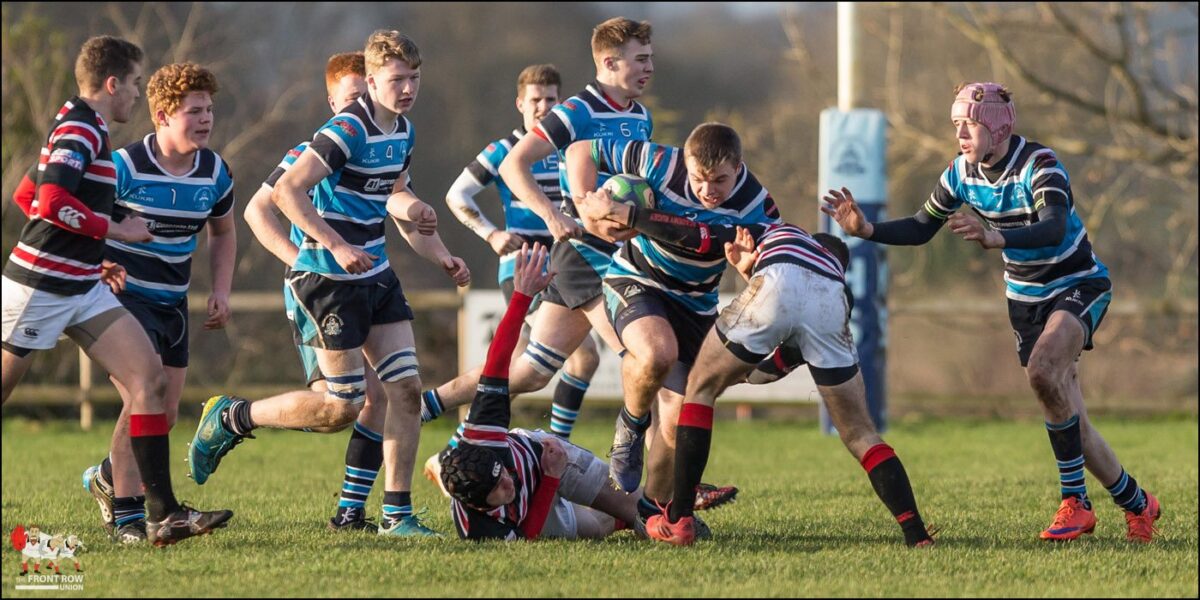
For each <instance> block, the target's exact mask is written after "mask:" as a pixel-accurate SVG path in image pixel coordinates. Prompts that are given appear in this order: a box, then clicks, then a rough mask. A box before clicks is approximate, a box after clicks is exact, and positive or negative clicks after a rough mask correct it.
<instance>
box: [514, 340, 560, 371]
mask: <svg viewBox="0 0 1200 600" xmlns="http://www.w3.org/2000/svg"><path fill="white" fill-rule="evenodd" d="M521 358H523V359H525V360H526V361H528V362H529V365H530V366H532V367H533V369H534V370H535V371H537V372H538V373H541V374H542V375H545V376H546V377H554V374H555V373H557V372H558V370H559V369H561V368H562V366H563V363H564V362H566V360H567V355H566V353H564V352H560V351H558V350H555V349H554V348H551V347H549V346H546V345H543V344H539V343H537V342H535V341H533V340H529V345H528V346H526V347H525V353H524V354H522V355H521Z"/></svg>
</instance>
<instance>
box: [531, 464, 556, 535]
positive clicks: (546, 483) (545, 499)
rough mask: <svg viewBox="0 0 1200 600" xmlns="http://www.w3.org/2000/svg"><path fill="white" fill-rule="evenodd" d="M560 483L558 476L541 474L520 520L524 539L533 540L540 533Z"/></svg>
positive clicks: (552, 506)
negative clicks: (526, 510) (527, 507)
mask: <svg viewBox="0 0 1200 600" xmlns="http://www.w3.org/2000/svg"><path fill="white" fill-rule="evenodd" d="M560 483H561V481H560V480H559V478H557V477H550V476H549V475H542V482H541V483H540V484H539V485H538V488H537V491H535V492H534V493H533V498H532V499H531V500H530V501H529V510H528V512H526V513H525V520H524V521H522V522H521V533H522V535H524V536H525V539H528V540H534V539H537V537H538V536H539V535H541V534H542V528H543V527H545V526H546V518H547V517H549V516H550V511H551V510H552V509H553V508H554V495H555V494H557V493H558V486H559V484H560Z"/></svg>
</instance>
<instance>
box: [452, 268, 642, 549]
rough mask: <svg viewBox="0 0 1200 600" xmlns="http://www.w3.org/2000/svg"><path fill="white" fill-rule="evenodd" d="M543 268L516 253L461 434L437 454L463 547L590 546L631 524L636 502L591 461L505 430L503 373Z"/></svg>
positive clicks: (554, 443)
mask: <svg viewBox="0 0 1200 600" xmlns="http://www.w3.org/2000/svg"><path fill="white" fill-rule="evenodd" d="M546 262H547V253H546V248H545V247H544V246H542V245H541V244H534V246H533V248H532V249H531V248H529V247H528V246H523V247H522V248H521V249H520V250H518V251H517V252H516V257H515V265H514V276H513V296H512V300H511V301H510V302H509V305H508V310H507V311H506V312H505V314H504V317H503V318H502V319H501V321H500V326H499V328H498V329H497V330H496V336H495V337H494V338H493V339H492V343H491V346H490V347H489V348H488V358H487V362H486V363H485V364H484V367H483V375H482V376H481V377H480V379H479V390H478V391H477V392H476V394H475V399H474V401H473V402H472V404H471V412H470V414H469V415H468V416H467V421H466V429H465V430H464V432H463V436H462V439H461V440H460V442H459V443H458V444H457V445H456V446H453V447H448V448H447V449H446V450H445V451H444V452H443V453H442V454H441V462H442V470H441V478H442V482H443V484H444V485H445V487H446V489H447V490H448V491H449V493H450V496H451V501H450V507H451V508H450V512H451V518H452V519H453V520H454V525H455V528H456V529H457V530H458V535H459V537H461V538H463V539H472V540H480V539H501V540H516V539H535V538H537V537H539V536H541V537H553V538H565V539H576V538H598V537H604V536H606V535H608V534H609V533H612V532H613V531H614V530H616V529H617V528H619V527H621V526H623V524H626V523H628V524H631V525H632V524H635V523H636V522H637V508H636V505H637V496H636V495H633V494H624V493H622V492H619V491H617V490H614V489H612V488H611V487H610V486H609V485H607V483H608V477H607V468H606V467H605V465H604V463H603V462H602V461H600V460H599V459H597V458H596V457H595V456H593V455H592V453H590V452H588V451H587V450H584V449H583V448H580V447H578V446H576V445H574V444H571V443H570V442H568V441H566V440H562V439H561V438H559V437H558V436H556V435H554V434H551V433H546V432H543V431H540V430H538V431H526V430H523V429H513V430H509V428H508V426H509V419H510V403H511V399H512V396H511V395H510V394H509V392H508V386H507V380H508V377H507V376H508V369H509V363H510V362H511V360H512V353H513V350H514V349H515V348H516V345H517V341H518V338H519V337H520V332H521V323H522V322H523V321H524V318H525V314H526V311H527V310H528V308H529V306H530V304H532V303H533V298H534V296H536V295H537V294H538V293H539V292H541V291H542V289H544V288H545V287H546V285H547V284H548V283H549V282H550V280H551V279H552V278H553V277H554V273H553V272H547V271H546V268H545V267H546ZM634 526H635V527H636V525H634Z"/></svg>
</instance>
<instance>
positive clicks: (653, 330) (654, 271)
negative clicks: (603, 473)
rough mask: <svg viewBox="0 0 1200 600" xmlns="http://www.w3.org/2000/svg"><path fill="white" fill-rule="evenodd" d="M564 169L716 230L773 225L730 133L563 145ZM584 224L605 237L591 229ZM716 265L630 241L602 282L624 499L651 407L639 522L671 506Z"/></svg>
mask: <svg viewBox="0 0 1200 600" xmlns="http://www.w3.org/2000/svg"><path fill="white" fill-rule="evenodd" d="M567 161H568V164H567V169H568V175H569V176H570V178H571V186H572V188H573V189H579V190H589V191H590V190H593V189H595V185H594V183H593V182H594V181H595V180H596V173H597V171H598V170H599V171H609V172H613V173H627V174H631V175H636V176H638V177H642V178H644V179H645V180H646V182H647V183H648V184H649V186H650V188H651V190H652V191H653V193H654V196H655V204H656V206H657V207H658V209H659V211H661V212H665V213H667V214H673V215H689V216H691V217H692V218H694V219H696V220H698V221H701V222H704V223H710V224H722V225H735V224H737V225H745V224H760V223H774V222H777V221H778V220H779V210H778V209H777V208H776V206H775V202H774V200H773V199H772V198H771V196H770V194H769V193H768V192H767V190H766V189H765V188H763V186H762V185H761V184H760V183H759V182H758V180H757V178H755V177H754V174H753V173H751V172H750V169H749V168H748V167H747V166H746V165H745V164H744V163H743V162H742V146H741V140H740V139H739V137H738V135H737V132H736V131H734V129H733V128H732V127H729V126H727V125H722V124H720V123H704V124H702V125H700V126H698V127H696V128H695V129H694V130H693V131H692V133H691V134H690V135H689V136H688V138H687V141H686V143H685V144H684V147H683V148H673V147H670V146H661V145H658V144H651V143H648V142H639V141H603V140H595V141H591V142H580V143H576V144H574V145H572V146H571V148H570V150H569V151H568V153H567ZM601 196H605V197H606V194H601ZM584 223H585V224H586V225H587V226H588V228H589V230H591V231H593V232H594V233H597V234H599V235H604V234H605V232H604V231H603V230H602V229H601V228H598V227H596V225H597V224H598V222H597V221H595V220H592V219H584ZM633 233H635V234H636V233H637V232H636V231H634V232H633ZM626 237H628V236H626ZM725 265H726V261H725V256H724V255H723V254H720V253H714V252H707V249H704V250H703V251H697V250H695V249H694V248H689V247H685V246H680V245H678V244H673V243H669V242H663V241H661V240H653V239H651V238H649V237H646V236H641V235H637V236H635V237H633V238H632V241H630V242H629V243H627V244H625V246H624V247H622V248H621V250H620V253H619V254H618V255H617V256H615V257H614V259H613V264H612V266H611V267H610V268H609V269H608V273H607V274H606V275H605V277H604V293H605V299H606V304H607V309H608V315H609V318H610V319H611V320H612V323H613V327H614V328H615V329H616V331H617V333H618V335H620V337H621V342H622V343H623V344H625V346H626V348H627V349H628V352H627V354H626V355H625V357H624V360H623V362H622V365H621V375H622V385H623V387H624V390H625V405H624V407H622V409H621V412H620V414H619V415H618V416H617V421H616V434H615V437H614V440H613V446H612V462H611V463H610V474H611V475H612V478H613V480H614V481H615V482H617V484H618V485H619V486H620V487H621V488H622V489H624V490H626V491H632V490H634V489H636V488H637V487H638V484H639V483H640V481H641V477H642V462H643V455H642V449H643V446H644V439H645V435H646V432H647V431H648V430H649V428H650V426H651V423H650V421H651V419H650V416H651V410H650V409H651V406H652V405H655V402H654V400H655V398H656V396H657V397H658V398H659V402H658V403H657V408H656V409H655V412H656V413H657V423H658V426H657V427H656V428H655V431H654V435H655V441H654V443H653V444H651V447H650V460H649V475H648V476H647V481H646V490H645V494H646V499H645V500H643V502H642V505H641V506H640V507H639V510H640V511H641V512H642V514H643V516H645V517H648V516H650V515H652V514H655V513H656V512H657V508H656V507H655V505H654V502H655V501H658V502H659V503H663V504H665V503H666V502H667V501H668V500H670V498H671V490H672V485H671V477H672V472H673V469H672V467H671V464H672V461H673V458H674V452H673V448H674V447H675V423H676V421H677V420H678V411H679V409H680V407H681V406H682V404H683V394H684V392H685V391H686V389H685V386H686V383H687V376H688V375H687V374H688V371H689V370H690V369H691V367H692V365H693V364H694V362H695V359H696V353H697V352H698V351H699V349H700V345H701V342H703V340H704V336H705V334H707V333H708V330H709V329H710V328H711V327H712V323H713V322H714V321H715V320H716V318H717V288H718V286H719V285H720V282H721V276H722V274H723V273H724V271H725ZM660 390H661V391H660ZM698 483H699V481H696V482H695V483H694V484H693V487H695V484H698ZM689 507H690V505H689Z"/></svg>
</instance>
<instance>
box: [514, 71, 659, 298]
mask: <svg viewBox="0 0 1200 600" xmlns="http://www.w3.org/2000/svg"><path fill="white" fill-rule="evenodd" d="M533 132H534V134H535V135H537V136H538V137H541V138H542V139H544V140H546V141H548V142H550V143H551V144H553V145H554V147H555V148H557V149H558V153H559V163H558V172H559V185H560V186H561V187H562V197H563V201H562V205H561V208H562V212H563V213H565V214H566V215H568V216H571V217H574V218H575V220H576V221H578V220H579V213H578V212H577V211H576V210H575V205H574V204H573V203H572V202H571V194H570V187H569V186H568V185H567V161H566V156H565V154H564V153H565V152H566V150H567V147H568V146H570V145H571V143H572V142H576V141H579V140H643V141H649V140H650V136H651V135H652V134H653V133H654V122H653V121H652V120H651V118H650V110H649V109H647V108H646V107H645V106H642V104H641V103H639V102H630V103H629V106H627V107H625V108H621V107H620V106H618V105H617V103H616V102H614V101H613V100H612V99H611V98H609V97H608V96H607V95H605V93H604V92H603V91H602V90H601V88H600V84H599V83H598V82H595V81H593V82H592V83H590V84H588V86H587V87H586V88H584V90H583V91H582V92H579V93H578V94H575V95H574V96H571V97H570V98H567V100H566V101H564V102H563V103H562V104H558V105H556V106H555V107H554V108H552V109H550V114H548V115H546V116H545V118H543V119H542V120H541V122H539V123H538V126H537V128H535V129H534V131H533ZM611 176H612V173H610V172H607V171H605V170H604V169H601V170H600V172H599V177H598V178H597V180H596V187H597V189H598V188H599V187H600V186H602V185H604V182H605V181H608V178H609V177H611ZM570 242H571V245H572V246H574V247H575V249H576V250H577V251H579V254H580V255H581V256H583V258H584V259H585V260H587V262H588V264H589V265H591V267H592V268H593V269H595V270H596V273H597V274H598V275H599V276H601V277H603V276H604V273H605V272H606V271H607V270H608V265H609V264H610V263H611V262H612V255H613V254H614V253H615V252H616V251H617V248H618V246H617V245H615V244H612V243H609V242H607V241H604V240H602V239H600V238H598V237H596V236H594V235H592V234H590V233H585V234H584V236H583V238H582V239H574V238H572V239H571V240H570Z"/></svg>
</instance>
